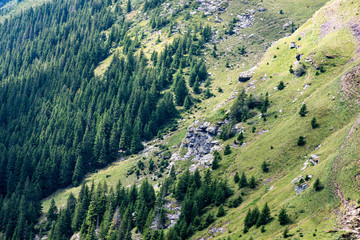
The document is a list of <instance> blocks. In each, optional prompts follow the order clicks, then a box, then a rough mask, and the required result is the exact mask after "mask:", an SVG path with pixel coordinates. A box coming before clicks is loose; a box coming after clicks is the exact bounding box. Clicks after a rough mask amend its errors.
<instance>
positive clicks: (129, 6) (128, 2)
mask: <svg viewBox="0 0 360 240" xmlns="http://www.w3.org/2000/svg"><path fill="white" fill-rule="evenodd" d="M131 10H132V7H131V0H128V1H127V4H126V11H127V12H128V13H129V12H131Z"/></svg>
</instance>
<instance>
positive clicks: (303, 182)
mask: <svg viewBox="0 0 360 240" xmlns="http://www.w3.org/2000/svg"><path fill="white" fill-rule="evenodd" d="M311 178H312V175H307V176H306V177H305V178H304V177H303V176H302V175H300V176H299V177H297V178H295V179H294V180H292V183H293V184H294V185H295V192H296V194H299V193H301V192H303V191H304V190H305V189H307V188H308V187H309V183H308V182H307V181H309V180H310V179H311Z"/></svg>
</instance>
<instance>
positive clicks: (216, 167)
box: [211, 157, 219, 170]
mask: <svg viewBox="0 0 360 240" xmlns="http://www.w3.org/2000/svg"><path fill="white" fill-rule="evenodd" d="M211 168H212V169H213V170H216V169H218V168H219V160H218V158H216V157H215V158H214V160H213V161H212V163H211Z"/></svg>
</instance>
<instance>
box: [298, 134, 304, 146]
mask: <svg viewBox="0 0 360 240" xmlns="http://www.w3.org/2000/svg"><path fill="white" fill-rule="evenodd" d="M305 144H306V141H305V138H304V137H303V136H300V137H299V139H298V141H297V145H298V146H304V145H305Z"/></svg>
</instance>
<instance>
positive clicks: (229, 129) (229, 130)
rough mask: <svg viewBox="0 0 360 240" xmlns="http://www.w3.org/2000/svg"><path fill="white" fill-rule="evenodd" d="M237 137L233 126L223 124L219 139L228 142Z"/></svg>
mask: <svg viewBox="0 0 360 240" xmlns="http://www.w3.org/2000/svg"><path fill="white" fill-rule="evenodd" d="M234 135H235V132H234V129H233V125H232V124H223V125H222V126H221V133H220V136H219V138H220V139H222V140H224V141H226V140H228V139H229V138H232V137H233V136H234Z"/></svg>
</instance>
